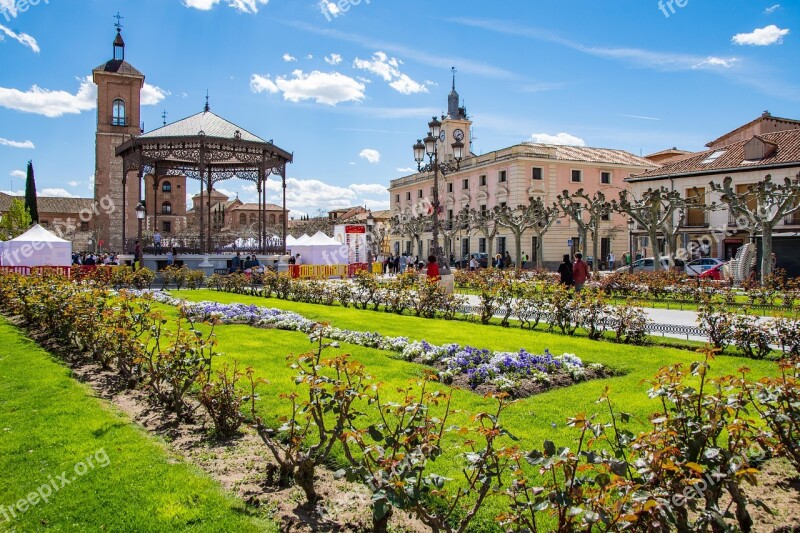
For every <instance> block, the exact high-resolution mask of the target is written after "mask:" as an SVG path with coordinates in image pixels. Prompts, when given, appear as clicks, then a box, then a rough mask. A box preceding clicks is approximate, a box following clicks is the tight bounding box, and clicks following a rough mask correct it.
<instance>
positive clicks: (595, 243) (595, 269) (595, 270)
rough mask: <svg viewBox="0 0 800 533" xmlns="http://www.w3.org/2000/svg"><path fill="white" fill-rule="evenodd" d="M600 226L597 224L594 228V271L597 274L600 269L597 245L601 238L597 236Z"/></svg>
mask: <svg viewBox="0 0 800 533" xmlns="http://www.w3.org/2000/svg"><path fill="white" fill-rule="evenodd" d="M597 232H598V228H597V227H596V226H595V227H594V228H592V257H593V258H594V260H593V261H592V272H594V273H595V274H597V271H598V270H599V269H600V258H599V257H597V252H598V250H597V245H598V241H599V240H600V239H598V238H597Z"/></svg>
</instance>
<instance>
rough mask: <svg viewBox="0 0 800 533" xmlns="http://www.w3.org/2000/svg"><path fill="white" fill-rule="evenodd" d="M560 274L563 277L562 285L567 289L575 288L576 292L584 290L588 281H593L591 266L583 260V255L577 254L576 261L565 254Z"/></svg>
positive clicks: (560, 266)
mask: <svg viewBox="0 0 800 533" xmlns="http://www.w3.org/2000/svg"><path fill="white" fill-rule="evenodd" d="M558 274H559V275H560V276H561V284H562V285H565V286H567V287H574V288H575V290H576V291H578V292H580V291H582V290H583V286H584V285H585V284H586V282H587V281H589V280H590V279H592V273H591V271H590V269H589V265H588V264H587V263H586V261H584V260H583V254H582V253H580V252H579V253H577V254H575V261H572V260H571V259H570V256H569V254H564V260H563V261H562V263H561V264H560V265H558Z"/></svg>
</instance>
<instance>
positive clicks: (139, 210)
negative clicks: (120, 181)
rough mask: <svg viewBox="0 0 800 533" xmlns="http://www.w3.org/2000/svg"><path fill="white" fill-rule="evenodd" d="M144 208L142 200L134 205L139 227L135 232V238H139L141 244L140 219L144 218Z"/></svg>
mask: <svg viewBox="0 0 800 533" xmlns="http://www.w3.org/2000/svg"><path fill="white" fill-rule="evenodd" d="M144 215H145V208H144V205H143V204H142V202H139V205H137V206H136V219H137V220H138V221H139V229H138V231H137V233H136V238H137V239H139V245H140V246H141V244H142V221H143V220H144Z"/></svg>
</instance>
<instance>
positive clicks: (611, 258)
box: [608, 252, 617, 272]
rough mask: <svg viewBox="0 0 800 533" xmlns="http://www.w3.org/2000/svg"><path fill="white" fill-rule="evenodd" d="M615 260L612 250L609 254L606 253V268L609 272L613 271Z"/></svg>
mask: <svg viewBox="0 0 800 533" xmlns="http://www.w3.org/2000/svg"><path fill="white" fill-rule="evenodd" d="M616 262H617V258H616V257H614V252H611V253H610V254H608V270H609V271H610V272H613V271H614V263H616Z"/></svg>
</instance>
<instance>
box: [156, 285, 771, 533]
mask: <svg viewBox="0 0 800 533" xmlns="http://www.w3.org/2000/svg"><path fill="white" fill-rule="evenodd" d="M173 295H174V296H176V297H179V298H185V299H187V300H192V301H202V300H215V301H218V302H223V303H232V302H238V303H245V304H256V305H261V306H265V307H275V308H279V309H289V310H293V311H296V312H298V313H300V314H302V315H304V316H306V317H307V318H310V319H313V320H318V321H321V322H328V323H330V324H332V325H333V326H336V327H340V328H345V329H352V330H357V331H377V332H379V333H381V334H382V335H386V336H407V337H409V338H411V339H412V340H423V339H424V340H427V341H428V342H431V343H435V344H446V343H453V342H455V343H459V344H462V345H472V346H475V347H478V348H490V349H493V350H508V351H516V350H519V349H520V348H526V349H528V350H529V351H531V352H541V351H542V350H544V349H545V348H549V349H550V351H551V352H553V353H555V354H561V353H564V352H568V353H573V354H575V355H578V356H579V357H581V358H582V359H583V360H584V361H586V362H599V363H603V364H605V365H607V366H610V367H612V368H614V369H617V370H619V371H622V372H625V374H626V375H624V376H619V377H613V378H609V379H605V380H595V381H591V382H585V383H579V384H576V385H574V386H571V387H567V388H562V389H556V390H552V391H549V392H546V393H543V394H539V395H536V396H532V397H529V398H526V399H524V400H521V401H519V402H517V403H516V404H515V405H513V406H512V407H511V408H510V409H509V410H508V411H507V412H506V415H505V417H504V419H503V424H504V427H505V428H506V429H507V430H509V431H510V432H511V433H512V434H514V435H516V436H517V437H519V438H520V442H519V444H520V446H521V447H522V448H523V449H526V450H530V449H533V448H541V445H542V442H543V441H544V440H546V439H549V440H553V441H555V442H556V443H557V444H559V445H567V446H572V445H573V444H574V443H573V439H574V437H575V433H574V432H573V430H571V429H569V428H566V427H565V421H566V418H567V417H570V416H573V415H575V414H577V413H581V412H585V413H589V414H591V413H596V412H597V413H600V417H601V419H607V416H606V412H605V410H604V409H603V408H602V406H598V405H596V404H595V400H597V398H598V397H599V396H600V395H601V393H602V392H603V389H604V388H605V387H606V386H610V387H611V390H612V399H613V401H614V402H615V404H616V405H617V407H618V409H620V410H624V411H626V412H629V413H631V414H632V415H633V418H634V421H633V423H632V424H631V425H630V426H629V428H630V429H631V430H634V431H636V430H640V429H642V428H644V427H645V426H646V424H647V419H648V415H649V414H651V413H652V412H654V411H655V408H656V406H655V404H653V403H652V402H651V400H649V399H648V397H647V394H646V391H647V389H648V385H647V384H646V383H642V381H643V380H647V379H650V378H652V377H653V375H654V374H655V373H656V372H657V371H658V369H659V368H660V367H662V366H664V365H668V364H673V363H679V362H680V363H684V364H687V365H688V364H690V363H692V362H693V361H696V360H700V359H701V358H702V356H701V355H700V354H696V353H692V352H689V351H686V350H677V349H673V348H663V347H654V346H647V347H636V346H627V345H618V344H614V343H611V342H598V341H591V340H588V339H586V338H576V337H569V336H564V335H556V334H549V333H544V332H540V331H528V330H520V329H518V328H514V329H511V328H501V327H497V326H483V325H480V324H475V323H468V322H463V321H444V320H430V319H423V318H416V317H410V316H397V315H393V314H388V313H383V312H375V311H369V310H366V311H364V310H356V309H352V308H351V309H344V308H342V307H338V306H331V307H328V306H323V305H314V304H305V303H297V302H288V301H284V300H278V299H265V298H259V297H253V296H241V295H233V294H228V293H220V292H215V291H179V292H174V293H173ZM164 309H166V310H167V312H168V313H169V314H170V315H172V316H175V314H176V313H175V310H174V309H171V308H169V307H167V306H164ZM217 337H218V340H219V343H220V350H221V351H223V352H224V353H225V355H224V357H221V358H219V359H218V361H217V364H218V365H219V364H222V363H223V362H225V361H228V362H229V361H231V360H233V359H237V360H239V361H240V362H241V363H243V364H245V365H248V366H251V367H253V368H255V369H256V370H257V372H258V374H259V375H261V376H263V377H265V378H267V379H268V380H269V382H270V385H269V387H268V388H265V390H264V391H262V394H261V400H260V407H259V410H260V412H261V413H262V416H266V417H271V418H272V419H273V420H274V417H275V416H278V415H279V414H285V413H286V412H287V404H286V402H285V401H282V400H280V399H278V398H277V395H278V394H279V393H282V392H289V391H293V390H294V385H293V380H292V378H293V377H294V374H295V372H294V371H293V370H291V369H289V368H287V366H286V362H285V356H286V355H287V354H289V353H298V352H306V351H309V350H310V349H311V344H310V343H309V341H308V338H307V337H306V336H305V335H304V334H301V333H297V332H287V331H278V330H261V329H257V328H253V327H251V326H238V325H237V326H233V325H231V326H219V327H218V328H217ZM336 352H339V353H341V352H344V353H350V354H352V355H353V357H354V358H355V359H357V360H359V361H361V362H362V363H364V364H365V365H366V366H367V369H368V371H369V373H370V374H371V375H373V376H374V378H375V379H376V380H377V381H381V382H383V383H384V384H385V389H386V390H387V391H393V390H396V389H398V388H401V387H405V386H407V384H408V381H409V380H410V379H413V378H415V377H416V376H419V375H420V374H421V372H422V370H423V368H424V367H422V366H420V365H415V364H412V363H408V362H405V361H401V360H398V359H396V358H395V356H394V354H390V353H388V352H382V351H379V350H373V349H366V348H362V347H358V346H351V345H347V344H343V345H342V346H341V348H340V349H338V350H336ZM711 364H712V371H711V374H713V375H720V374H730V373H736V372H737V370H738V369H739V368H740V367H742V366H748V367H749V368H750V369H751V370H752V371H753V372H752V374H751V376H760V375H766V374H771V373H773V372H775V364H774V363H771V362H765V361H750V360H745V359H741V358H735V357H729V356H720V357H717V358H716V359H715V360H714V361H713V362H712V363H711ZM453 394H454V408H455V409H458V410H460V411H462V412H463V413H462V414H461V415H459V416H457V417H455V418H454V419H453V422H454V423H463V422H465V419H466V416H468V415H471V414H474V413H477V412H481V411H485V410H489V409H491V406H492V405H493V404H492V402H491V401H489V400H486V399H484V398H482V397H480V396H478V395H476V394H474V393H472V392H470V391H465V390H455V391H453ZM459 451H461V450H458V449H456V448H453V447H451V448H449V449H448V453H447V454H446V455H445V456H444V457H443V458H441V459H440V460H438V461H437V465H436V472H437V473H439V474H441V475H444V476H445V477H450V478H454V479H458V478H460V470H461V467H462V462H461V460H460V458H459V457H458V456H457V454H458V452H459ZM495 511H498V509H493V508H489V509H487V510H486V512H485V513H482V515H481V517H482V524H483V526H484V527H489V524H490V523H491V518H492V517H493V516H494V515H495V514H496V513H495ZM479 530H480V528H478V529H476V531H479Z"/></svg>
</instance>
